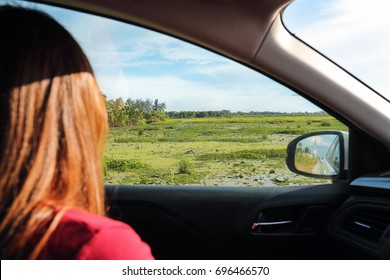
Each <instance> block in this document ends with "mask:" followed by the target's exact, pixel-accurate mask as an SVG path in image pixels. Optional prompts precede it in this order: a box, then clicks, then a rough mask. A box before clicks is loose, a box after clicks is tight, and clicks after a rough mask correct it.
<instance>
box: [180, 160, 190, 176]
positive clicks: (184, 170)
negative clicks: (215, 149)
mask: <svg viewBox="0 0 390 280" xmlns="http://www.w3.org/2000/svg"><path fill="white" fill-rule="evenodd" d="M178 172H179V174H191V170H190V162H189V161H188V159H182V160H181V161H180V162H179V169H178Z"/></svg>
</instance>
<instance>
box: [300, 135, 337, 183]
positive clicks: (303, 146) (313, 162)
mask: <svg viewBox="0 0 390 280" xmlns="http://www.w3.org/2000/svg"><path fill="white" fill-rule="evenodd" d="M339 141H340V140H339V136H338V135H315V136H311V137H308V138H305V139H303V140H301V141H299V142H298V144H297V148H296V151H295V167H296V169H297V170H299V171H302V172H305V173H310V174H314V175H331V176H334V175H338V174H339V170H340V145H339Z"/></svg>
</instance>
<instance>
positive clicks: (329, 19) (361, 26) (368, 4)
mask: <svg viewBox="0 0 390 280" xmlns="http://www.w3.org/2000/svg"><path fill="white" fill-rule="evenodd" d="M383 3H384V2H383V0H372V1H356V0H317V1H311V0H295V1H294V2H292V3H291V5H289V6H288V7H287V8H286V10H285V11H284V13H283V22H284V24H285V25H286V27H287V29H289V30H290V31H291V32H292V33H294V34H295V35H296V36H298V37H299V38H301V39H302V40H304V41H305V42H307V43H308V44H310V45H311V46H313V47H314V48H315V49H317V50H319V51H320V52H322V53H323V54H325V55H326V56H327V57H329V58H330V59H332V60H334V61H335V62H337V63H338V64H340V65H341V66H342V67H344V68H345V69H346V70H348V71H350V72H351V73H352V74H353V75H356V76H357V77H358V78H360V79H362V80H363V81H364V82H365V83H367V84H368V85H369V86H370V87H372V88H373V89H374V90H376V91H378V92H379V93H380V94H381V95H382V96H384V97H385V98H386V99H387V100H388V101H390V84H389V82H388V73H389V72H390V55H389V51H388V50H389V48H390V36H389V30H390V17H389V16H388V10H387V9H383V8H380V7H382V6H383Z"/></svg>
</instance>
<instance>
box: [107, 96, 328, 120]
mask: <svg viewBox="0 0 390 280" xmlns="http://www.w3.org/2000/svg"><path fill="white" fill-rule="evenodd" d="M105 99H106V106H107V113H108V124H109V126H110V127H126V126H133V125H140V124H143V123H147V124H150V123H156V122H159V121H163V120H165V119H166V118H174V119H186V118H211V117H213V118H215V117H245V116H247V117H251V116H252V117H255V116H314V115H326V113H325V112H315V113H309V112H301V113H281V112H270V111H263V112H256V111H251V112H240V111H239V112H231V111H229V110H214V111H169V112H166V104H165V102H160V101H159V100H158V99H154V100H152V99H141V98H137V99H131V98H128V99H126V100H124V99H123V98H117V99H107V97H106V96H105Z"/></svg>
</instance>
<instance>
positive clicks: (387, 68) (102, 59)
mask: <svg viewBox="0 0 390 280" xmlns="http://www.w3.org/2000/svg"><path fill="white" fill-rule="evenodd" d="M4 2H7V1H4V0H0V3H4ZM8 2H11V1H8ZM12 2H16V3H18V2H19V1H12ZM386 2H387V1H386V0H370V1H366V0H365V1H362V0H315V1H314V0H296V1H295V2H294V3H293V4H291V5H290V7H288V8H287V9H286V11H285V12H284V16H283V20H284V23H285V25H286V26H287V28H288V29H289V30H290V31H291V32H292V33H294V34H295V35H297V36H298V37H300V38H301V39H303V40H304V41H306V42H307V43H309V44H310V45H312V46H314V47H315V48H316V49H318V50H319V51H321V52H323V53H324V54H325V55H327V56H328V57H329V58H331V59H333V60H334V61H336V62H337V63H338V64H340V65H341V66H343V67H344V68H346V69H348V70H349V71H350V72H352V73H353V74H355V75H356V76H358V77H359V78H361V79H362V80H363V81H365V82H366V83H367V84H369V85H370V86H372V87H373V88H374V89H375V90H377V91H379V92H381V93H382V94H383V95H386V96H387V97H388V98H389V99H390V93H389V92H390V85H389V83H388V82H387V80H388V78H387V76H388V74H390V52H389V51H388V49H389V45H390V38H387V37H389V36H386V35H388V34H389V32H390V31H389V30H390V20H386V14H385V12H386V9H385V7H383V6H384V5H385V4H386ZM29 5H30V6H31V5H32V6H33V7H36V8H38V9H42V10H44V11H46V12H47V13H49V14H50V15H52V16H53V17H54V18H55V19H57V20H58V21H59V22H60V23H61V24H62V25H64V26H65V28H67V29H68V30H69V31H70V32H71V33H72V34H73V35H74V36H75V38H76V40H78V42H79V43H80V45H81V46H82V48H83V49H84V50H85V52H86V54H87V56H88V57H89V59H90V61H91V64H92V67H93V69H94V71H95V74H96V77H97V80H98V83H99V85H100V88H101V90H102V92H103V93H104V94H106V95H107V96H108V98H110V99H114V98H118V97H122V98H124V99H127V98H132V99H135V98H142V99H145V98H150V99H159V101H160V102H165V103H166V105H167V110H168V111H181V110H196V111H202V110H224V109H226V110H231V111H243V112H248V111H278V112H305V111H308V112H317V111H320V109H319V108H318V107H316V106H314V105H312V104H311V103H310V102H308V101H306V100H305V99H303V98H302V97H300V96H299V95H297V94H295V93H294V92H292V91H291V90H289V89H287V88H285V87H284V86H282V85H279V84H277V83H276V82H274V81H272V80H270V79H269V78H267V77H264V76H262V75H261V74H259V73H257V72H255V71H253V70H251V69H249V68H247V67H245V66H243V65H240V64H238V63H237V62H234V61H231V60H228V59H226V58H224V57H221V56H219V55H217V54H214V53H212V52H210V51H208V50H204V49H201V48H199V47H197V46H193V45H191V44H189V43H186V42H182V41H179V40H178V39H175V38H171V37H168V36H166V35H161V34H159V33H156V32H154V31H150V30H147V29H143V28H139V27H135V26H131V25H129V24H124V23H120V22H116V21H113V20H110V19H105V18H100V17H97V16H92V15H85V14H81V13H78V12H74V11H68V10H64V9H59V8H53V7H45V6H42V5H38V4H29ZM276 101H277V102H276Z"/></svg>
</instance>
